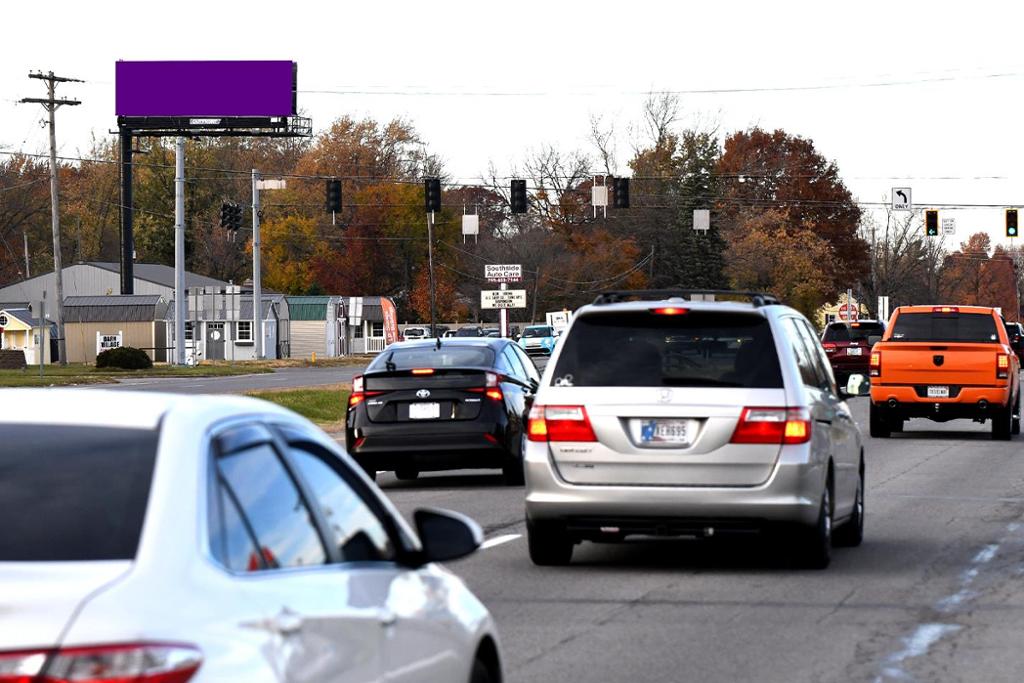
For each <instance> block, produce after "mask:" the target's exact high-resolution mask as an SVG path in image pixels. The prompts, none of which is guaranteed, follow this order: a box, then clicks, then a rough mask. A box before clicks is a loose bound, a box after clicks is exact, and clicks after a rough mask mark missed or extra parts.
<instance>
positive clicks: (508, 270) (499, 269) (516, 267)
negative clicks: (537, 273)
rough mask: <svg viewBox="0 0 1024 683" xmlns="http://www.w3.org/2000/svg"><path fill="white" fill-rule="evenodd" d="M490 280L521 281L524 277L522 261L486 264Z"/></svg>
mask: <svg viewBox="0 0 1024 683" xmlns="http://www.w3.org/2000/svg"><path fill="white" fill-rule="evenodd" d="M484 278H486V279H487V281H488V282H520V281H521V280H522V279H523V265H522V264H521V263H489V264H487V265H485V266H484Z"/></svg>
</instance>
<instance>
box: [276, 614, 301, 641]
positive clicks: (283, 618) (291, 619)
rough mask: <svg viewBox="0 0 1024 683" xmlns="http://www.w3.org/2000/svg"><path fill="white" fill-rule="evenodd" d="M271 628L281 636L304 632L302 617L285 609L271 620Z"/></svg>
mask: <svg viewBox="0 0 1024 683" xmlns="http://www.w3.org/2000/svg"><path fill="white" fill-rule="evenodd" d="M270 626H271V628H272V629H273V630H274V631H276V632H278V633H280V634H281V635H289V634H291V633H298V632H299V631H301V630H302V615H301V614H298V613H296V612H293V611H292V610H290V609H288V608H287V607H284V608H282V609H281V611H280V612H278V613H277V616H276V617H274V618H273V619H272V620H271V624H270Z"/></svg>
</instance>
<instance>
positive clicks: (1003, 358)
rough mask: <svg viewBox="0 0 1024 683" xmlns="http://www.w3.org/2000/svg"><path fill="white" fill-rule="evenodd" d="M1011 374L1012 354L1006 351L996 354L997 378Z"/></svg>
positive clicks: (1004, 377)
mask: <svg viewBox="0 0 1024 683" xmlns="http://www.w3.org/2000/svg"><path fill="white" fill-rule="evenodd" d="M1009 376H1010V356H1009V355H1007V354H1005V353H997V354H996V379H1006V378H1007V377H1009Z"/></svg>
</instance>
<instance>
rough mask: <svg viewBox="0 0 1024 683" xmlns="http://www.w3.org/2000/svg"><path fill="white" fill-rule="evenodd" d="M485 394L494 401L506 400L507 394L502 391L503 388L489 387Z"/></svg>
mask: <svg viewBox="0 0 1024 683" xmlns="http://www.w3.org/2000/svg"><path fill="white" fill-rule="evenodd" d="M484 396H486V397H487V398H489V399H491V400H492V401H504V400H505V395H504V394H503V393H501V389H488V390H487V391H485V392H484Z"/></svg>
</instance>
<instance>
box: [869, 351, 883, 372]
mask: <svg viewBox="0 0 1024 683" xmlns="http://www.w3.org/2000/svg"><path fill="white" fill-rule="evenodd" d="M868 367H869V368H870V372H869V374H870V375H871V376H872V377H880V376H881V375H882V352H881V351H872V352H871V362H870V365H869V366H868Z"/></svg>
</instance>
